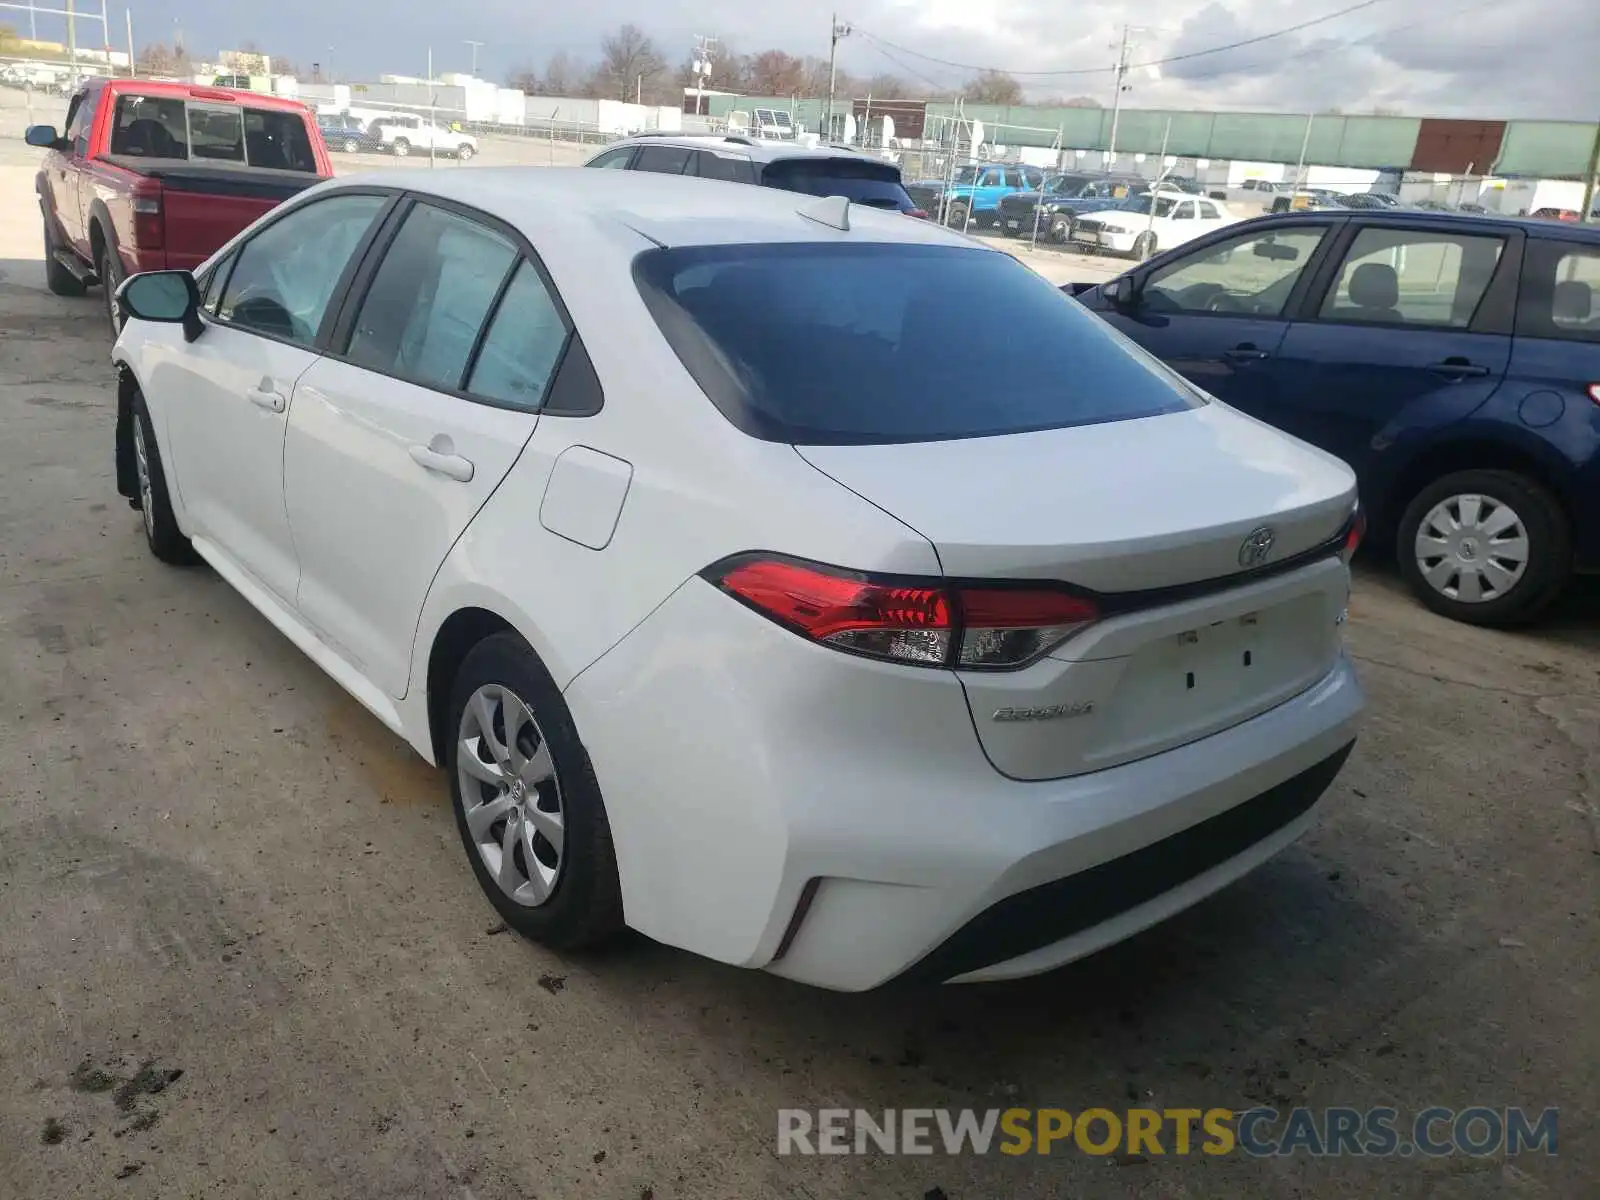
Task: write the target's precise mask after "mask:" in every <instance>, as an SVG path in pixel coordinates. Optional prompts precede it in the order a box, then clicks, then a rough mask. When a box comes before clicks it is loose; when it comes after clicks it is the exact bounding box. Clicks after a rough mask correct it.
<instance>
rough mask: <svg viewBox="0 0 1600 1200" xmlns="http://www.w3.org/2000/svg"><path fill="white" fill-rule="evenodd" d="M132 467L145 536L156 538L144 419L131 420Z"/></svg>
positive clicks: (154, 509)
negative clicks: (137, 487)
mask: <svg viewBox="0 0 1600 1200" xmlns="http://www.w3.org/2000/svg"><path fill="white" fill-rule="evenodd" d="M133 467H134V471H135V473H136V474H137V475H138V477H139V508H140V509H141V515H142V516H143V517H144V532H145V536H147V537H149V538H152V539H153V538H154V537H155V536H156V501H155V490H154V488H152V487H151V484H150V448H149V447H148V446H147V445H146V444H145V440H144V419H143V418H142V417H140V416H138V415H135V416H134V418H133Z"/></svg>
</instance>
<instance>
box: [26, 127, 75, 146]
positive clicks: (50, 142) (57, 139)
mask: <svg viewBox="0 0 1600 1200" xmlns="http://www.w3.org/2000/svg"><path fill="white" fill-rule="evenodd" d="M22 140H23V141H25V142H27V143H28V145H30V146H37V147H39V149H41V150H62V149H65V148H66V142H65V141H64V140H62V137H61V135H60V134H58V133H57V132H56V127H55V126H54V125H29V126H28V129H27V132H26V133H24V134H23V135H22Z"/></svg>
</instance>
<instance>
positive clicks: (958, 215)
mask: <svg viewBox="0 0 1600 1200" xmlns="http://www.w3.org/2000/svg"><path fill="white" fill-rule="evenodd" d="M967 214H968V209H967V206H966V205H965V204H963V203H962V202H961V201H959V200H957V201H956V202H955V203H954V204H952V205H951V206H950V207H949V208H947V209H945V210H944V223H945V224H946V225H948V226H949V227H950V228H951V229H965V228H966V227H967Z"/></svg>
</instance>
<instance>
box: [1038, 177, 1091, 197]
mask: <svg viewBox="0 0 1600 1200" xmlns="http://www.w3.org/2000/svg"><path fill="white" fill-rule="evenodd" d="M1087 182H1088V181H1087V180H1086V179H1084V177H1083V176H1082V175H1059V176H1057V177H1056V178H1054V179H1052V180H1051V181H1050V182H1049V183H1047V184H1045V191H1047V192H1050V193H1051V194H1052V195H1057V196H1076V195H1077V194H1078V193H1079V192H1080V191H1082V190H1083V187H1084V184H1085V183H1087Z"/></svg>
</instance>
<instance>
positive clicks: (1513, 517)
mask: <svg viewBox="0 0 1600 1200" xmlns="http://www.w3.org/2000/svg"><path fill="white" fill-rule="evenodd" d="M1413 553H1415V555H1416V558H1417V569H1418V570H1419V571H1420V572H1421V574H1422V578H1423V580H1424V581H1426V583H1427V584H1428V586H1429V587H1431V588H1433V590H1434V591H1436V592H1438V593H1439V594H1440V595H1441V596H1445V597H1448V598H1449V599H1451V600H1457V601H1460V602H1461V603H1463V604H1482V603H1485V602H1487V601H1490V600H1498V599H1499V598H1500V597H1502V596H1504V595H1505V594H1506V593H1507V592H1509V591H1510V590H1511V589H1512V588H1514V587H1516V585H1517V584H1518V583H1519V582H1520V581H1521V579H1522V577H1523V575H1524V574H1525V573H1526V572H1527V569H1528V561H1529V557H1530V554H1531V545H1530V543H1529V540H1528V530H1527V526H1525V525H1524V524H1523V521H1522V518H1521V517H1520V516H1518V515H1517V512H1516V510H1515V509H1513V508H1512V507H1511V506H1510V505H1509V504H1506V503H1505V502H1504V501H1502V500H1497V499H1495V497H1493V496H1486V495H1481V494H1475V493H1472V494H1464V495H1460V496H1449V497H1446V498H1445V499H1444V500H1441V501H1440V502H1439V503H1438V504H1435V505H1434V506H1433V507H1432V508H1430V509H1429V510H1428V513H1427V515H1426V516H1425V517H1423V518H1422V523H1421V524H1420V525H1419V526H1417V536H1416V541H1415V544H1414V546H1413Z"/></svg>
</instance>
